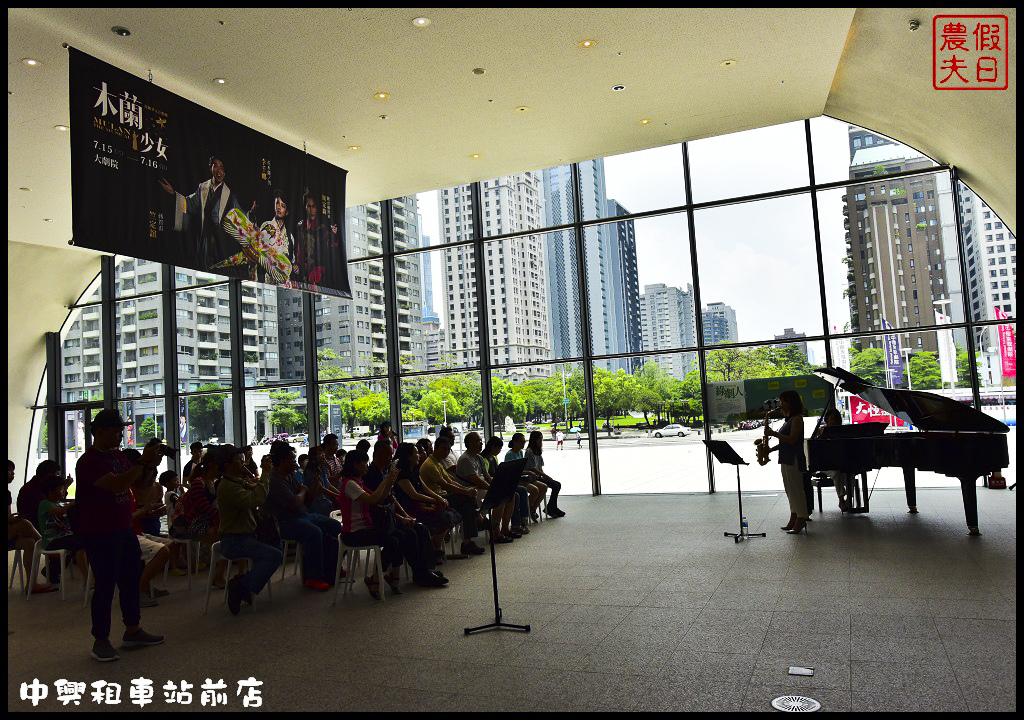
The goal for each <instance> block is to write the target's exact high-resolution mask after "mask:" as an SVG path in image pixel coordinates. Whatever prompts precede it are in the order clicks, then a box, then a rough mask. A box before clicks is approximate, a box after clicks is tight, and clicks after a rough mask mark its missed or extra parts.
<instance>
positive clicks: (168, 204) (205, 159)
mask: <svg viewBox="0 0 1024 720" xmlns="http://www.w3.org/2000/svg"><path fill="white" fill-rule="evenodd" d="M69 53H70V55H71V57H70V63H71V73H70V88H71V92H70V94H71V97H70V103H71V200H72V202H71V208H72V228H73V233H74V240H73V242H74V244H75V245H81V246H82V247H87V248H92V249H95V250H101V251H103V252H110V253H119V254H122V255H127V256H129V257H137V258H145V259H146V260H153V261H156V262H161V263H171V264H174V265H180V266H183V267H189V268H193V269H196V270H203V271H206V272H211V273H217V274H220V275H227V276H230V277H236V278H242V279H247V280H255V281H258V282H263V283H269V284H273V285H279V286H282V287H287V288H293V289H297V290H309V291H312V292H321V293H325V294H329V295H337V296H340V297H352V292H351V289H350V287H349V279H348V265H347V262H346V257H345V235H346V232H347V229H346V228H345V223H344V218H345V176H346V171H345V170H343V169H341V168H338V167H335V166H334V165H331V164H329V163H327V162H324V161H323V160H320V159H318V158H315V157H313V156H311V155H308V154H306V153H304V152H303V151H301V150H296V149H295V148H293V147H290V146H288V145H286V144H284V143H282V142H279V141H277V140H274V139H273V138H271V137H268V136H266V135H263V134H262V133H258V132H256V131H255V130H252V129H250V128H247V127H245V126H244V125H241V124H239V123H237V122H235V121H233V120H229V119H228V118H225V117H223V116H221V115H218V114H216V113H214V112H211V111H210V110H207V109H206V108H204V107H201V106H199V105H196V104H195V103H193V102H191V101H189V100H186V99H184V98H181V97H178V96H177V95H174V94H173V93H170V92H167V91H166V90H163V89H161V88H159V87H157V86H156V85H153V84H152V83H150V82H147V81H145V80H143V79H141V78H137V77H135V76H133V75H130V74H128V73H126V72H124V71H122V70H119V69H117V68H115V67H113V66H112V65H108V64H106V63H104V62H101V61H99V60H97V59H95V58H93V57H90V56H88V55H86V54H84V53H82V52H79V51H77V50H74V49H70V50H69ZM273 96H274V93H273V92H270V93H268V94H267V96H265V97H254V98H253V99H252V100H253V102H254V103H256V104H257V105H259V104H260V103H264V102H267V103H271V102H273V99H272V98H273Z"/></svg>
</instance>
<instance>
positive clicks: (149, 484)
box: [124, 449, 170, 544]
mask: <svg viewBox="0 0 1024 720" xmlns="http://www.w3.org/2000/svg"><path fill="white" fill-rule="evenodd" d="M124 454H125V455H127V456H128V459H129V460H131V461H132V462H138V461H139V459H140V458H141V457H142V454H141V453H139V451H138V450H134V449H129V450H125V451H124ZM132 496H133V497H134V498H135V505H136V506H137V507H139V508H143V507H149V508H151V510H150V511H149V512H146V513H144V514H143V515H141V516H139V520H138V527H139V529H141V531H142V534H144V535H149V536H152V537H155V538H159V537H160V518H161V517H163V516H164V515H166V514H167V508H166V506H165V505H164V502H163V491H162V489H161V487H160V485H158V484H157V482H156V471H153V472H152V473H149V472H145V473H143V474H142V476H141V477H140V479H139V481H138V482H137V483H136V484H134V485H132ZM167 544H170V543H167Z"/></svg>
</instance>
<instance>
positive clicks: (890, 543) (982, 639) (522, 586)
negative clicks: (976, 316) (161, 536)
mask: <svg viewBox="0 0 1024 720" xmlns="http://www.w3.org/2000/svg"><path fill="white" fill-rule="evenodd" d="M978 494H979V507H980V517H981V528H982V532H983V533H984V534H983V535H982V536H981V537H975V538H971V537H968V536H967V533H966V528H965V527H964V520H963V507H962V502H961V498H960V493H959V492H958V491H954V490H925V491H920V492H919V506H920V508H921V513H920V514H919V515H908V514H906V508H905V506H904V505H903V502H904V498H903V494H902V493H901V492H896V491H878V492H876V493H875V495H874V496H873V497H872V500H871V509H872V511H871V514H870V515H863V516H855V517H854V516H841V515H840V514H839V512H838V511H837V510H836V509H835V505H834V499H832V500H831V506H832V507H831V508H829V507H826V511H825V513H824V515H821V516H816V517H817V519H816V521H815V522H814V523H812V528H811V532H810V534H809V535H801V536H788V535H786V534H784V533H782V532H781V531H780V530H779V529H778V527H779V525H780V524H783V523H784V522H785V520H786V519H787V517H788V512H787V509H786V502H785V498H784V497H783V496H782V495H778V496H769V497H749V498H746V499H744V509H745V511H746V513H747V515H748V517H749V518H750V521H751V530H752V531H754V532H758V531H763V532H767V533H768V537H767V538H766V539H761V538H757V539H751V540H749V541H748V542H745V543H741V544H738V545H737V544H734V543H733V542H732V541H731V540H729V539H727V538H724V537H723V535H722V533H723V531H725V530H729V531H734V530H735V524H736V519H735V508H736V496H735V495H734V494H719V495H715V496H708V495H687V496H647V497H642V496H620V497H602V498H596V499H595V498H582V497H581V498H567V499H566V500H565V501H564V502H563V503H562V505H563V508H564V509H565V510H566V511H567V512H568V517H566V518H565V519H562V520H556V521H550V522H546V523H544V524H542V525H540V526H539V527H535V529H534V531H533V533H532V534H530V535H529V536H528V537H527V538H525V539H524V540H522V541H517V542H516V543H514V544H512V545H508V546H502V547H499V548H498V569H499V573H500V580H501V604H502V607H503V609H504V618H505V620H506V621H508V622H521V623H529V624H530V625H531V628H532V632H530V633H529V634H524V633H516V632H491V633H485V634H481V635H475V636H471V637H466V636H464V634H463V628H464V627H466V626H469V625H477V624H481V623H484V622H487V621H488V620H490V619H492V618H493V604H492V602H491V583H490V566H489V563H488V562H487V557H486V556H482V557H479V558H473V559H470V560H463V561H450V562H449V563H448V564H447V565H446V566H445V568H444V571H445V573H446V574H448V575H449V577H451V580H452V582H451V585H450V586H449V587H448V588H445V589H443V590H423V589H420V588H416V587H414V586H409V587H408V588H407V590H406V592H405V594H403V595H402V596H393V595H388V596H387V599H386V601H385V602H383V603H374V602H373V601H371V600H370V599H369V597H368V596H367V594H366V591H365V589H363V588H357V589H356V592H355V594H354V595H351V596H349V597H346V598H344V599H343V600H342V601H339V603H338V605H337V606H334V607H332V606H331V596H330V595H323V596H317V595H311V594H309V593H307V592H306V591H304V590H302V589H301V588H300V585H299V582H298V581H297V580H296V579H295V578H294V577H293V576H291V575H289V576H288V578H287V579H286V580H285V581H284V583H282V584H275V587H274V601H273V603H268V602H266V601H263V602H259V601H258V609H257V611H256V612H255V613H254V612H252V611H251V610H248V609H243V611H242V614H241V615H240V616H239V617H237V618H235V617H232V616H231V615H230V614H229V613H228V611H227V609H226V608H225V607H224V606H222V605H214V606H213V607H212V609H211V611H210V614H209V615H206V616H204V615H203V614H202V610H203V591H201V590H200V589H199V588H198V587H197V588H196V589H194V590H193V591H192V592H191V593H189V592H188V590H187V589H186V587H185V582H184V579H183V578H174V579H172V582H171V583H170V590H171V591H172V592H171V595H170V596H169V597H167V598H165V599H163V600H161V602H160V606H159V607H156V608H153V609H149V610H144V611H143V612H144V615H143V624H144V626H145V627H146V629H148V630H150V631H153V632H159V633H163V634H165V635H166V637H167V642H166V643H165V644H164V645H162V646H159V647H153V648H146V649H143V650H140V651H124V652H123V653H122V659H121V660H120V662H117V663H111V664H107V665H100V664H99V663H96V662H94V661H92V660H90V659H89V655H88V649H89V646H90V643H91V638H90V637H89V634H88V622H89V621H88V618H89V614H88V611H87V610H84V609H83V608H82V604H81V594H80V592H79V591H76V592H74V593H73V594H71V595H69V597H68V600H67V601H66V602H63V603H62V602H61V600H60V597H59V595H47V596H40V597H35V598H33V599H32V600H31V601H29V602H26V601H25V600H24V599H23V598H20V597H18V595H17V594H16V593H14V592H12V593H11V594H9V595H8V626H9V630H14V633H13V634H12V635H10V636H9V637H8V646H7V657H8V668H9V669H8V709H9V710H29V709H32V706H31V703H30V702H28V701H24V700H22V699H21V697H20V689H21V684H22V683H23V682H26V681H31V680H33V679H34V678H38V679H39V680H40V682H41V683H50V685H49V696H48V697H47V698H46V699H45V700H43V701H42V702H41V703H40V704H39V708H38V709H55V708H57V707H59V706H60V705H59V703H58V701H57V699H56V697H55V689H54V686H53V685H52V683H53V682H54V681H56V680H58V679H66V680H73V681H79V682H85V683H87V684H89V683H92V682H94V681H96V680H100V679H103V680H107V681H111V682H118V683H121V684H122V685H123V691H122V698H121V704H120V705H119V706H117V708H118V709H123V710H133V709H137V708H136V706H134V705H132V704H131V698H130V697H129V692H128V691H129V687H130V683H131V681H132V680H133V679H135V678H148V679H150V680H153V681H154V686H155V697H154V699H155V702H154V704H153V705H151V706H149V707H147V708H146V710H155V709H168V710H174V709H181V710H184V709H199V710H201V709H203V708H202V706H201V705H200V704H199V701H200V687H201V685H202V684H203V683H204V682H205V681H206V679H207V678H211V679H213V680H220V679H223V680H224V681H225V682H226V683H227V685H228V690H227V693H228V697H227V702H228V705H227V709H241V708H242V699H241V698H240V697H238V696H237V695H236V690H237V682H238V680H242V679H245V678H248V677H250V676H252V677H255V678H256V679H257V680H262V681H263V682H264V685H263V687H262V699H263V708H264V709H271V710H324V709H336V710H446V711H453V710H455V711H461V710H477V711H511V710H665V711H686V710H757V711H770V710H771V706H770V704H769V703H770V702H771V700H772V699H773V698H775V697H778V696H780V695H784V694H804V695H808V696H810V697H813V698H815V699H816V700H818V701H819V702H821V703H822V706H823V709H824V710H1004V711H1013V710H1016V705H1017V699H1016V663H1017V644H1016V635H1017V624H1016V598H1017V595H1016V564H1017V563H1016V540H1017V538H1016V521H1017V514H1016V493H1015V491H1014V492H1007V491H996V490H985V489H982V488H979V490H978ZM115 619H116V618H115ZM116 644H117V643H115V645H116ZM790 665H805V666H813V667H814V668H815V675H814V677H793V676H789V675H788V674H787V670H788V668H789V666H790ZM168 680H173V681H176V682H178V683H179V684H180V682H181V681H182V680H186V681H188V682H189V683H194V684H195V687H194V688H193V693H194V697H193V704H192V705H191V706H181V705H168V704H166V703H165V702H164V693H163V690H162V688H163V686H164V685H165V684H166V683H167V681H168ZM89 692H91V690H88V689H87V692H86V696H85V698H84V699H83V700H82V704H81V705H80V706H78V707H77V708H76V707H75V706H74V705H73V704H72V705H71V706H70V707H71V708H72V709H81V710H85V709H89V708H91V709H97V708H98V706H97V705H95V704H93V703H92V701H91V700H90V698H89V694H88V693H89Z"/></svg>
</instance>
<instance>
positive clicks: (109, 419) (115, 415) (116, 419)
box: [89, 408, 135, 434]
mask: <svg viewBox="0 0 1024 720" xmlns="http://www.w3.org/2000/svg"><path fill="white" fill-rule="evenodd" d="M134 424H135V423H134V422H132V421H131V420H122V419H121V413H119V412H118V411H117V410H114V409H113V408H110V409H107V410H100V411H99V412H98V413H96V417H94V418H93V419H92V423H91V424H90V426H89V427H90V429H91V430H92V431H93V434H95V431H96V430H102V429H103V428H114V427H121V428H123V427H127V426H128V425H134Z"/></svg>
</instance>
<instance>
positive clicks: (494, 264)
mask: <svg viewBox="0 0 1024 720" xmlns="http://www.w3.org/2000/svg"><path fill="white" fill-rule="evenodd" d="M482 186H483V188H482V189H483V197H482V199H481V207H482V211H483V215H484V216H483V218H481V220H482V223H481V224H482V226H483V233H484V236H485V237H487V236H494V235H499V234H505V233H513V232H518V231H522V230H530V229H533V228H539V227H541V226H542V225H543V222H544V199H543V195H542V192H541V187H542V183H541V177H540V173H539V172H526V173H520V174H518V175H506V176H504V177H500V178H498V179H496V180H488V181H486V182H484V183H482ZM438 211H439V212H438V215H439V217H440V218H441V231H442V233H443V237H444V243H445V244H448V243H453V242H459V241H462V240H468V239H470V238H471V237H472V234H471V233H472V231H471V228H472V205H471V191H470V187H469V186H468V185H461V186H459V187H455V188H447V189H445V190H441V191H440V192H439V193H438ZM483 252H484V262H485V263H486V275H485V277H486V278H487V280H488V282H487V288H488V290H487V305H486V306H485V307H476V279H475V273H474V269H475V259H474V255H473V247H472V246H462V247H456V248H445V250H444V265H445V273H444V284H445V295H444V308H445V316H446V318H447V320H448V322H447V327H446V330H445V337H446V345H447V347H446V348H445V351H444V353H443V355H451V356H452V361H453V362H454V363H455V364H456V365H462V364H466V363H473V364H475V363H477V362H479V361H480V359H481V358H480V328H479V326H478V324H477V322H476V313H473V312H471V309H472V308H476V310H477V312H479V313H480V314H481V315H483V314H484V313H487V317H488V321H489V324H490V329H491V337H490V343H491V357H492V359H493V360H494V361H495V362H498V363H520V362H531V361H533V362H536V361H538V360H549V359H551V337H550V335H549V332H548V292H547V285H548V282H549V278H548V276H547V273H546V271H545V257H544V240H543V239H542V237H541V236H538V235H530V236H527V237H525V238H517V239H515V240H499V241H493V242H487V243H485V244H484V251H483ZM550 374H551V373H550V369H549V368H546V367H544V368H511V369H509V370H508V372H507V376H508V377H509V378H510V379H512V380H521V379H524V378H529V377H542V376H547V375H550Z"/></svg>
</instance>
